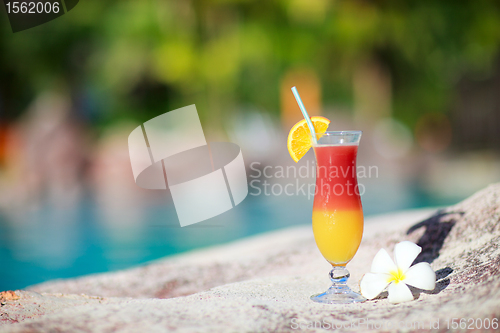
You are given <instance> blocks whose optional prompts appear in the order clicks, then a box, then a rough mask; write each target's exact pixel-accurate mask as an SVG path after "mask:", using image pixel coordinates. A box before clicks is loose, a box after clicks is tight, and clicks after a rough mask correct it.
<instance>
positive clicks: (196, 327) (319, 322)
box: [0, 184, 500, 332]
mask: <svg viewBox="0 0 500 333" xmlns="http://www.w3.org/2000/svg"><path fill="white" fill-rule="evenodd" d="M402 240H410V241H413V242H416V243H417V244H419V245H420V246H422V248H423V252H422V253H421V255H420V256H419V257H418V258H417V260H416V261H427V262H429V263H431V266H432V268H433V269H434V270H435V271H436V273H437V279H438V283H437V286H436V289H435V290H433V291H431V292H419V291H418V290H414V295H415V298H416V300H415V301H413V302H409V303H403V304H398V305H393V304H391V303H389V302H388V301H387V298H386V295H384V294H383V295H382V296H381V297H379V298H378V299H376V300H374V301H368V302H365V303H361V304H354V305H342V306H334V305H322V304H315V303H313V302H311V301H310V300H309V296H310V295H311V294H314V293H318V292H322V291H324V290H325V289H326V288H327V287H328V285H329V281H328V278H327V273H328V271H329V266H328V264H326V263H325V262H324V260H323V258H322V257H321V255H320V253H319V251H318V250H317V248H316V246H315V244H314V239H313V236H312V232H311V230H310V227H308V226H304V227H295V228H290V229H286V230H280V231H276V232H271V233H268V234H264V235H260V236H256V237H251V238H247V239H244V240H241V241H237V242H234V243H231V244H228V245H224V246H217V247H213V248H209V249H205V250H197V251H192V252H189V253H186V254H182V255H178V256H175V257H171V258H168V259H163V260H159V261H156V262H153V263H150V264H148V265H146V266H143V267H138V268H134V269H129V270H124V271H120V272H114V273H107V274H97V275H90V276H85V277H82V278H78V279H70V280H59V281H49V282H47V283H43V284H39V285H35V286H32V287H31V288H29V290H23V291H16V292H15V293H16V295H17V296H19V299H9V300H6V301H4V302H3V303H2V304H3V305H2V306H1V307H0V332H60V331H62V332H165V331H175V332H291V331H296V329H300V330H301V331H305V332H324V331H329V330H332V329H336V330H339V331H367V330H369V331H391V330H396V329H399V330H403V331H422V330H424V331H425V330H431V329H434V328H435V329H439V331H447V330H448V329H451V328H452V327H451V325H452V322H451V320H452V318H458V319H461V318H465V319H469V318H472V319H474V320H476V319H478V320H479V321H478V320H476V321H475V322H474V324H473V327H474V328H475V327H476V326H474V325H477V324H479V323H483V324H484V323H486V319H488V322H489V323H491V322H492V321H493V320H494V319H495V320H498V319H497V318H500V184H495V185H491V186H489V187H488V188H486V189H484V190H482V191H480V192H478V193H476V194H475V195H473V196H472V197H470V198H469V199H467V200H465V201H463V202H461V203H459V204H457V205H455V206H451V207H448V208H445V209H441V210H435V209H434V210H432V209H431V210H429V209H427V210H418V211H407V212H402V213H397V214H388V215H384V216H378V217H375V218H371V219H368V220H367V221H366V227H365V234H364V238H363V242H362V244H361V247H360V249H359V251H358V253H357V254H356V256H355V257H354V259H353V261H352V262H351V263H350V264H349V265H348V268H349V270H350V272H351V279H350V285H351V287H352V288H353V289H355V290H358V291H359V287H358V282H359V280H360V278H361V277H362V275H363V274H364V273H366V272H367V271H368V270H369V268H370V264H371V260H372V259H373V256H374V255H375V253H376V252H377V251H378V250H379V249H380V248H381V247H385V248H386V249H387V250H388V251H389V252H390V253H392V250H393V246H394V244H396V243H397V242H400V241H402ZM467 323H468V325H469V324H470V323H471V322H470V321H467ZM314 326H316V327H314ZM402 326H403V327H402ZM467 327H468V328H470V327H471V326H467ZM480 331H485V329H484V326H483V327H482V328H481V329H480ZM489 331H499V329H497V330H492V327H491V324H490V329H489Z"/></svg>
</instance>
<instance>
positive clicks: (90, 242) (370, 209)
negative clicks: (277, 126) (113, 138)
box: [0, 193, 435, 290]
mask: <svg viewBox="0 0 500 333" xmlns="http://www.w3.org/2000/svg"><path fill="white" fill-rule="evenodd" d="M391 202H394V200H388V198H386V197H384V198H380V195H377V193H374V194H373V195H371V196H370V195H366V196H364V197H363V205H364V210H365V215H370V214H374V213H382V212H386V211H390V210H394V209H397V208H399V209H405V208H417V207H423V206H427V205H428V204H429V203H428V198H426V197H425V196H422V195H419V194H417V195H414V196H413V197H412V199H411V200H410V201H408V202H406V203H399V204H398V205H399V206H397V207H394V206H391V205H390V203H391ZM384 203H385V205H384ZM433 203H434V204H435V202H433ZM311 210H312V200H310V199H309V200H308V198H306V197H302V196H294V197H286V196H281V197H280V196H278V197H274V196H252V195H249V196H248V197H247V198H246V199H245V200H244V201H243V202H242V203H241V204H240V205H238V206H237V207H236V208H235V209H232V210H230V211H228V212H226V213H224V214H222V215H219V216H217V217H214V218H212V219H210V220H207V221H204V222H202V223H198V224H195V225H192V226H188V227H184V228H180V227H179V224H178V220H177V215H176V213H175V210H174V207H173V206H172V205H169V204H158V203H156V204H154V205H151V206H148V207H145V208H144V209H142V210H141V211H140V212H136V211H134V210H128V208H127V207H120V208H119V209H118V210H117V211H111V212H108V213H107V215H106V214H103V212H102V208H101V206H99V205H98V204H97V203H96V202H95V201H94V200H93V199H92V198H91V197H87V198H85V199H83V200H81V202H79V203H77V204H76V205H74V206H73V207H71V208H64V209H63V208H59V209H57V208H55V207H51V206H50V205H41V206H39V207H38V208H31V209H26V210H24V211H22V212H15V213H13V212H1V213H0V267H1V273H0V290H7V289H19V288H24V287H26V286H29V285H32V284H35V283H40V282H43V281H47V280H51V279H56V278H69V277H75V276H80V275H85V274H90V273H97V272H106V271H112V270H118V269H124V268H128V267H131V266H134V265H138V264H142V263H145V262H148V261H151V260H154V259H158V258H161V257H165V256H168V255H172V254H176V253H180V252H184V251H188V250H192V249H196V248H202V247H206V246H210V245H214V244H221V243H226V242H229V241H233V240H236V239H239V238H242V237H246V236H250V235H255V234H258V233H262V232H266V231H270V230H275V229H279V228H285V227H289V226H293V225H299V224H308V223H310V218H311ZM110 216H111V218H110ZM110 221H111V222H110ZM113 221H114V222H113Z"/></svg>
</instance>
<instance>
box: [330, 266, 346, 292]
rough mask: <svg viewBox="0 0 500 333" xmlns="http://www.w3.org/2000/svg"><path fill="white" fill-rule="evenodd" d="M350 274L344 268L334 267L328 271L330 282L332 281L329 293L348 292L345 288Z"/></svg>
mask: <svg viewBox="0 0 500 333" xmlns="http://www.w3.org/2000/svg"><path fill="white" fill-rule="evenodd" d="M350 276H351V274H349V271H348V270H347V269H346V268H345V266H335V267H333V269H332V270H331V271H330V280H332V286H331V287H330V289H329V292H333V293H346V292H349V291H350V288H349V287H348V286H347V280H348V279H349V277H350Z"/></svg>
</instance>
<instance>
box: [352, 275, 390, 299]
mask: <svg viewBox="0 0 500 333" xmlns="http://www.w3.org/2000/svg"><path fill="white" fill-rule="evenodd" d="M388 284H389V274H378V273H366V274H365V275H364V276H363V278H362V279H361V282H360V283H359V288H360V289H361V295H363V296H364V297H366V298H368V299H374V298H375V297H377V296H378V295H380V293H381V292H382V291H384V289H385V287H387V285H388Z"/></svg>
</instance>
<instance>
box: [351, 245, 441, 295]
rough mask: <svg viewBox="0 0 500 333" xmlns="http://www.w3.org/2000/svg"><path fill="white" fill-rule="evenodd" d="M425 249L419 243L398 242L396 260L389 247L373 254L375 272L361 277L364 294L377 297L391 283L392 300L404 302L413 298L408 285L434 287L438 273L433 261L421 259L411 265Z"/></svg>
mask: <svg viewBox="0 0 500 333" xmlns="http://www.w3.org/2000/svg"><path fill="white" fill-rule="evenodd" d="M421 251H422V248H421V247H420V246H418V245H417V244H415V243H412V242H409V241H404V242H401V243H398V244H396V246H394V260H395V262H394V261H393V260H392V259H391V257H390V256H389V254H388V253H387V251H386V250H384V249H380V251H378V253H377V254H376V255H375V258H373V262H372V268H371V272H370V273H366V274H365V275H364V276H363V278H362V279H361V283H360V288H361V294H362V295H363V296H364V297H366V298H367V299H374V298H375V297H377V296H378V295H379V294H380V293H381V292H382V291H384V289H385V288H386V287H387V286H389V288H388V292H389V302H391V303H402V302H407V301H412V300H413V295H412V293H411V291H410V288H408V286H407V285H410V286H413V287H416V288H419V289H424V290H433V289H434V288H435V286H436V273H434V271H433V270H432V268H431V265H429V264H428V263H426V262H421V263H418V264H416V265H414V266H411V264H412V263H413V261H414V260H415V258H416V257H417V256H418V254H419V253H420V252H421ZM410 266H411V267H410Z"/></svg>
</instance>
